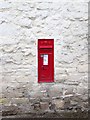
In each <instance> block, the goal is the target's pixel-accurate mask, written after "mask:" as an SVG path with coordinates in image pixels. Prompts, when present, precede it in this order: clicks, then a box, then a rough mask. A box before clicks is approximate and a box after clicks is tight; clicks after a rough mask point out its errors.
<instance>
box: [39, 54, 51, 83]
mask: <svg viewBox="0 0 90 120" xmlns="http://www.w3.org/2000/svg"><path fill="white" fill-rule="evenodd" d="M39 65H40V71H39V72H40V73H39V74H40V76H39V82H53V54H52V53H40V56H39Z"/></svg>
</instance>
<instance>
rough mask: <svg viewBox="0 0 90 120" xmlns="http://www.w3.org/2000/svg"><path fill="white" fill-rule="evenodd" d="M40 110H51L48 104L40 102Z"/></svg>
mask: <svg viewBox="0 0 90 120" xmlns="http://www.w3.org/2000/svg"><path fill="white" fill-rule="evenodd" d="M40 108H41V110H43V111H44V110H48V109H49V103H48V102H40Z"/></svg>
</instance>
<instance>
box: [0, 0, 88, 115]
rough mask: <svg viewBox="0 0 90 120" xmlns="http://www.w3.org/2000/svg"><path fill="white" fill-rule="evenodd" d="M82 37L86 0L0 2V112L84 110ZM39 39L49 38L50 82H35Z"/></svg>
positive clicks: (85, 30)
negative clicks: (51, 43) (52, 76)
mask: <svg viewBox="0 0 90 120" xmlns="http://www.w3.org/2000/svg"><path fill="white" fill-rule="evenodd" d="M87 37H88V1H86V0H85V1H84V0H78V1H70V0H69V1H68V0H67V1H66V0H64V1H61V0H52V1H50V0H1V1H0V51H1V57H0V63H1V67H0V79H1V83H0V86H2V90H1V91H2V94H1V96H0V103H1V104H3V105H2V107H3V109H2V110H3V111H6V113H7V114H11V113H12V114H17V113H18V114H19V113H28V112H36V111H39V112H40V111H41V112H43V111H52V110H61V109H69V107H72V109H75V107H81V109H82V108H83V109H86V108H87V106H86V105H87V102H88V41H87ZM39 38H53V39H54V43H55V51H54V52H55V82H54V83H41V84H39V83H38V82H37V76H38V74H37V40H38V39H39ZM0 108H1V107H0ZM12 108H13V109H12Z"/></svg>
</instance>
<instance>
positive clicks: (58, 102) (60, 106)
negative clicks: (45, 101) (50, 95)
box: [52, 99, 65, 109]
mask: <svg viewBox="0 0 90 120" xmlns="http://www.w3.org/2000/svg"><path fill="white" fill-rule="evenodd" d="M52 103H53V104H55V107H56V109H63V108H64V104H65V103H64V101H63V100H60V99H56V100H53V101H52Z"/></svg>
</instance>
